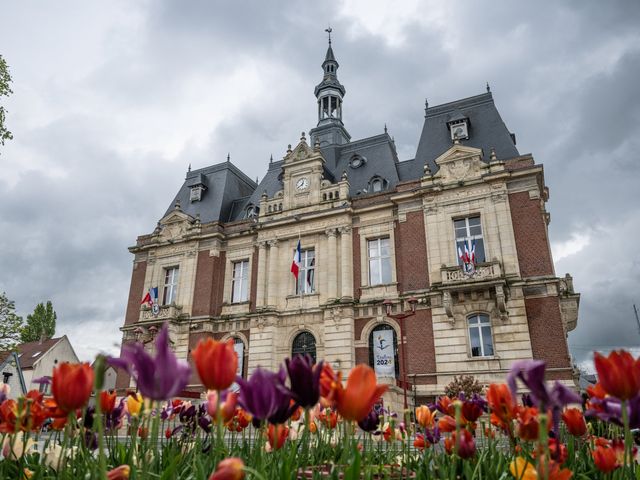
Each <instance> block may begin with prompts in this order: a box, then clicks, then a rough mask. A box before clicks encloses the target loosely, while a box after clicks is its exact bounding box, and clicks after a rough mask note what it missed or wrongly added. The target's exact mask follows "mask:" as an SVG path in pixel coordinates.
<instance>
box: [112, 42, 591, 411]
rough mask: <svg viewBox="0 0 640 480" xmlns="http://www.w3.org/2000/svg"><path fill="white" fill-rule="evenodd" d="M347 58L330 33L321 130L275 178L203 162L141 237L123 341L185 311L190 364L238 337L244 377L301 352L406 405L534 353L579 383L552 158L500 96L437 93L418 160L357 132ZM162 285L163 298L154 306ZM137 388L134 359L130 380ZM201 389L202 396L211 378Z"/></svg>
mask: <svg viewBox="0 0 640 480" xmlns="http://www.w3.org/2000/svg"><path fill="white" fill-rule="evenodd" d="M338 67H339V64H338V62H337V60H336V57H335V55H334V52H333V49H332V46H331V43H329V47H328V50H327V52H326V56H325V59H324V62H323V63H322V69H323V76H322V80H321V82H320V83H319V84H318V85H317V86H316V87H315V91H314V93H315V96H316V99H317V105H318V109H317V112H318V113H317V115H318V120H317V124H316V126H315V127H314V128H313V129H311V130H310V131H309V132H308V135H307V134H305V133H302V135H301V137H300V139H299V140H298V141H297V143H295V144H292V145H290V146H289V148H288V149H287V150H286V153H285V155H284V158H282V159H281V160H277V161H276V160H272V161H271V162H270V163H269V164H268V165H265V167H266V169H267V170H266V174H265V175H264V177H263V178H262V180H261V181H260V183H259V184H258V183H256V182H255V181H253V180H252V179H251V178H249V176H247V175H246V174H245V173H243V172H242V171H241V170H240V169H239V168H237V167H236V166H235V165H234V164H233V163H232V162H230V161H226V162H223V163H219V164H215V165H211V166H208V167H205V168H201V169H198V170H189V171H188V172H187V173H186V178H185V180H184V183H183V184H182V186H181V187H180V189H179V191H178V192H177V194H176V195H175V198H174V199H173V200H172V201H171V203H170V206H169V208H168V209H167V211H166V213H165V215H164V216H163V217H162V218H161V219H160V220H159V221H158V224H157V227H156V228H155V230H154V231H153V232H151V233H148V234H145V235H141V236H140V237H138V239H137V242H136V244H135V246H133V247H130V249H129V250H130V251H131V253H132V254H133V255H134V260H133V273H132V277H131V288H130V293H129V300H128V305H127V311H126V317H125V321H124V325H123V326H122V328H121V330H122V333H123V345H125V344H127V343H130V342H143V343H145V344H149V345H151V344H152V340H153V338H154V336H155V334H156V332H157V331H158V329H159V328H160V326H161V325H162V323H163V322H168V324H169V329H170V338H171V341H172V345H173V348H174V350H175V351H176V352H177V354H178V356H179V357H181V358H184V359H187V360H189V361H191V359H190V352H191V350H192V349H193V348H195V346H196V344H197V343H198V341H199V340H201V339H203V338H207V337H213V338H216V339H219V340H224V339H233V341H234V343H235V345H236V351H237V352H238V354H239V357H240V365H239V373H240V374H241V375H243V376H248V375H250V374H251V372H252V371H253V370H254V369H255V368H256V367H258V366H262V367H266V368H269V369H276V368H277V367H278V366H279V365H280V364H281V363H282V361H283V360H284V359H285V358H286V357H290V356H291V355H295V354H297V353H308V354H310V355H312V356H313V357H314V358H316V359H318V360H320V359H324V360H325V361H326V362H329V363H330V364H331V365H332V366H333V368H334V369H336V370H340V371H342V372H343V375H345V376H346V374H347V373H348V371H349V370H350V369H351V368H352V367H354V366H355V365H356V364H358V363H365V364H369V365H371V366H372V367H373V368H375V369H376V372H377V374H378V377H379V379H380V380H379V381H380V382H385V383H389V384H390V386H391V387H390V390H389V392H388V393H387V394H385V401H386V402H388V404H390V405H393V406H396V407H398V408H400V407H401V406H402V403H403V397H405V395H406V397H405V400H404V401H405V402H407V400H406V399H407V398H408V403H409V406H410V407H411V406H412V405H413V404H414V403H415V402H424V401H426V400H428V399H431V398H433V397H434V396H436V395H439V394H442V393H444V388H445V386H446V385H447V384H448V383H449V382H451V380H452V379H453V377H454V376H456V375H461V374H471V375H473V376H475V377H476V378H477V379H479V380H480V381H481V382H483V383H489V382H492V381H503V380H504V376H505V374H506V372H507V371H508V370H509V367H510V365H511V363H512V362H513V361H515V360H521V359H531V358H535V359H541V360H545V361H546V362H547V366H548V368H547V372H548V378H550V379H551V378H553V379H560V380H563V381H566V382H567V383H568V384H572V382H573V368H572V362H571V358H570V355H569V352H568V348H567V333H568V332H569V331H571V330H572V329H574V328H575V326H576V323H577V318H578V305H579V299H580V296H579V294H577V293H575V292H574V289H573V283H572V279H571V277H570V276H569V275H568V274H567V275H566V276H562V277H558V276H557V275H556V272H555V269H554V264H553V260H552V257H551V250H550V246H549V236H548V231H547V229H548V225H549V221H550V215H549V213H548V212H547V210H546V207H545V204H546V201H547V199H548V197H549V191H548V189H547V187H546V185H545V180H544V170H543V167H542V165H540V164H536V163H535V161H534V159H533V157H532V155H531V154H521V153H520V152H519V151H518V148H517V146H516V138H515V135H514V134H513V133H511V132H510V131H509V130H508V128H507V126H506V125H505V124H504V122H503V120H502V118H501V116H500V114H499V113H498V110H497V108H496V106H495V103H494V99H493V96H492V93H491V92H490V91H489V89H488V88H487V91H486V92H483V93H481V94H480V95H476V96H472V97H469V98H464V99H461V100H457V101H454V102H450V103H446V104H443V105H438V106H428V105H427V106H426V107H425V116H424V126H423V128H422V134H421V136H420V138H419V139H418V142H417V145H418V146H417V151H416V153H415V158H412V159H408V160H407V159H400V158H398V155H397V151H396V147H395V144H394V140H393V138H392V137H391V136H390V135H389V134H388V133H387V131H386V128H385V131H384V132H382V133H379V134H375V135H372V136H370V137H367V138H362V139H352V138H351V135H350V134H349V131H348V125H347V124H345V123H344V122H343V113H344V111H345V109H346V108H347V107H346V106H345V105H344V104H343V100H344V98H345V95H346V89H345V87H344V86H343V85H342V84H341V83H340V81H339V80H338ZM298 245H299V259H298V265H299V272H298V278H297V281H296V279H295V277H294V275H293V274H292V273H291V265H292V260H293V259H294V254H296V252H297V250H298ZM296 256H298V254H296ZM154 287H157V292H158V294H157V302H156V304H155V305H153V306H150V305H147V304H144V305H141V299H142V298H143V297H144V296H145V295H146V293H147V292H148V291H149V289H153V288H154ZM131 386H133V384H132V383H131V379H130V378H129V377H128V376H127V374H126V373H125V372H123V371H120V372H119V373H118V378H117V387H118V389H119V390H120V391H124V390H125V389H127V388H129V387H131ZM187 390H188V391H186V392H184V393H185V395H188V394H198V393H199V392H201V391H202V386H201V385H200V384H199V380H198V378H197V376H196V375H195V374H194V376H193V377H192V379H191V382H190V384H189V385H188V387H187Z"/></svg>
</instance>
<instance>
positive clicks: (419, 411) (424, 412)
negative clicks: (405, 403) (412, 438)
mask: <svg viewBox="0 0 640 480" xmlns="http://www.w3.org/2000/svg"><path fill="white" fill-rule="evenodd" d="M416 420H417V421H418V424H419V425H420V426H421V427H423V428H433V425H434V424H435V420H436V411H435V410H434V411H433V412H432V411H431V410H429V407H427V406H426V405H420V406H419V407H418V408H416Z"/></svg>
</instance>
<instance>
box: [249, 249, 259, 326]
mask: <svg viewBox="0 0 640 480" xmlns="http://www.w3.org/2000/svg"><path fill="white" fill-rule="evenodd" d="M249 288H250V294H249V309H250V310H251V311H252V312H255V311H256V298H257V296H258V249H257V248H254V249H253V255H252V256H251V286H250V287H249ZM247 338H249V335H247Z"/></svg>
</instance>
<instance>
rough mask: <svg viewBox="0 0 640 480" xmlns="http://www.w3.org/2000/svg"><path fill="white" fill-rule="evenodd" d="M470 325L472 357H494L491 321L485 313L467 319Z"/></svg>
mask: <svg viewBox="0 0 640 480" xmlns="http://www.w3.org/2000/svg"><path fill="white" fill-rule="evenodd" d="M467 322H468V324H469V344H470V345H471V356H472V357H490V356H492V355H493V338H492V337H491V320H490V319H489V315H485V314H483V313H481V314H478V315H473V316H471V317H469V318H467Z"/></svg>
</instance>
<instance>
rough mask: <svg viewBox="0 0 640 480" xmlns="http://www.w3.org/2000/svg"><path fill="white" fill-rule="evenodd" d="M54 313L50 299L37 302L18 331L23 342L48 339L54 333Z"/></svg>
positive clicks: (55, 316)
mask: <svg viewBox="0 0 640 480" xmlns="http://www.w3.org/2000/svg"><path fill="white" fill-rule="evenodd" d="M56 318H58V316H57V315H56V312H55V310H54V309H53V305H52V304H51V300H49V301H48V302H47V305H46V306H45V305H44V303H39V304H38V305H37V306H36V308H35V309H34V310H33V313H32V314H31V315H27V323H26V325H25V326H24V327H23V328H22V331H21V332H20V337H21V339H22V342H23V343H26V342H36V341H38V340H48V339H50V338H51V337H53V336H54V335H55V333H56Z"/></svg>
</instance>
